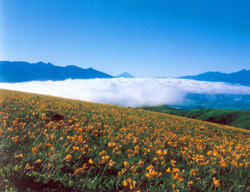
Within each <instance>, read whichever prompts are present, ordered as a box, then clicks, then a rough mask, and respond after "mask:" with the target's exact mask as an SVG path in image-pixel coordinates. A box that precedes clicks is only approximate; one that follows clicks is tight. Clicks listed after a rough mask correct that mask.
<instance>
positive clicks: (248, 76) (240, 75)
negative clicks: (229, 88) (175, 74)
mask: <svg viewBox="0 0 250 192" xmlns="http://www.w3.org/2000/svg"><path fill="white" fill-rule="evenodd" d="M179 78H182V79H193V80H198V81H212V82H226V83H232V84H241V85H245V86H250V70H246V69H243V70H241V71H238V72H234V73H221V72H206V73H201V74H199V75H194V76H182V77H179Z"/></svg>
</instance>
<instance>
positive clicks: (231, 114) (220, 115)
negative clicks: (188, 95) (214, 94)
mask: <svg viewBox="0 0 250 192" xmlns="http://www.w3.org/2000/svg"><path fill="white" fill-rule="evenodd" d="M142 109H145V110H150V111H157V112H162V113H167V114H173V115H178V116H182V117H188V118H193V119H199V120H203V121H208V122H213V123H219V124H223V125H231V126H234V127H239V128H243V129H248V130H250V110H230V109H189V110H177V109H174V108H170V107H168V106H166V105H161V106H153V107H151V106H149V107H147V106H146V107H142Z"/></svg>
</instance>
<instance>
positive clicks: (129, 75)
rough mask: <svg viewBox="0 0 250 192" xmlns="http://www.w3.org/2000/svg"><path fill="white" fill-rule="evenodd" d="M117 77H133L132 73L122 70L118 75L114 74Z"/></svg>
mask: <svg viewBox="0 0 250 192" xmlns="http://www.w3.org/2000/svg"><path fill="white" fill-rule="evenodd" d="M116 77H117V78H120V77H124V78H135V77H134V76H133V75H131V74H129V73H128V72H124V73H122V74H120V75H117V76H116Z"/></svg>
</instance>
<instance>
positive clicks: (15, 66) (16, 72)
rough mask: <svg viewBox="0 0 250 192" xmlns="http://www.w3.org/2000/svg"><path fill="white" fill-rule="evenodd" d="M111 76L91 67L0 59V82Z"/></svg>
mask: <svg viewBox="0 0 250 192" xmlns="http://www.w3.org/2000/svg"><path fill="white" fill-rule="evenodd" d="M92 78H113V76H111V75H108V74H106V73H103V72H100V71H97V70H95V69H93V68H88V69H83V68H80V67H76V66H74V65H70V66H66V67H59V66H55V65H53V64H51V63H48V64H46V63H43V62H39V63H33V64H31V63H28V62H21V61H20V62H10V61H0V82H9V83H15V82H27V81H36V80H37V81H47V80H52V81H59V80H65V79H92Z"/></svg>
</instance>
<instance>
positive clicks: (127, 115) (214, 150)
mask: <svg viewBox="0 0 250 192" xmlns="http://www.w3.org/2000/svg"><path fill="white" fill-rule="evenodd" d="M0 105H1V106H0V110H1V112H0V115H1V119H0V120H1V128H0V153H1V155H0V156H1V162H0V163H1V164H0V189H1V190H2V191H5V190H6V191H33V190H41V189H44V190H47V191H48V190H49V191H53V190H54V191H58V190H59V191H60V190H61V191H230V190H231V191H247V190H250V188H249V186H250V168H249V167H250V165H249V162H250V131H247V130H243V129H239V128H234V127H229V126H223V125H217V124H211V123H207V122H202V121H198V120H191V119H187V118H182V117H177V116H172V115H167V114H161V113H156V112H149V111H144V110H140V109H134V108H129V107H120V106H115V105H105V104H97V103H91V102H83V101H78V100H70V99H62V98H58V97H51V96H43V95H37V94H29V93H22V92H17V91H8V90H1V101H0Z"/></svg>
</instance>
